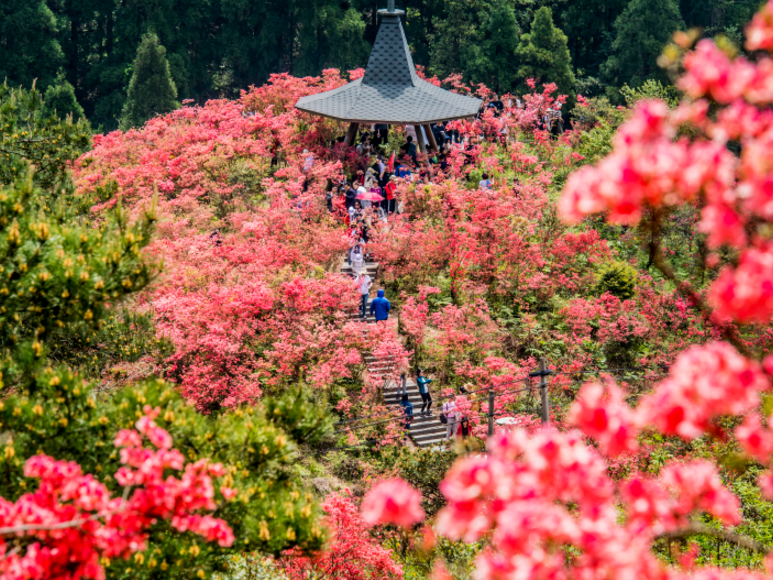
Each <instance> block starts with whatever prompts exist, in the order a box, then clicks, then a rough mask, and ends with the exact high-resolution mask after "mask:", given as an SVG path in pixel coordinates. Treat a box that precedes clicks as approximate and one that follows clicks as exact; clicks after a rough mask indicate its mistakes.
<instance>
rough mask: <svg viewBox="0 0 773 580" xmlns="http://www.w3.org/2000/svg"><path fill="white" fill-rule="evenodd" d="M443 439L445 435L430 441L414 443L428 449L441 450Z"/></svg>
mask: <svg viewBox="0 0 773 580" xmlns="http://www.w3.org/2000/svg"><path fill="white" fill-rule="evenodd" d="M445 440H446V439H445V437H442V438H438V439H434V440H431V441H422V442H421V443H417V444H416V445H417V446H418V447H419V448H421V449H429V450H430V451H432V450H434V451H442V450H443V448H444V444H445Z"/></svg>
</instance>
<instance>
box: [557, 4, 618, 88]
mask: <svg viewBox="0 0 773 580" xmlns="http://www.w3.org/2000/svg"><path fill="white" fill-rule="evenodd" d="M627 5H628V0H570V1H569V3H568V5H567V6H566V9H565V10H563V11H561V12H560V13H559V12H555V14H556V17H557V20H558V22H560V26H561V30H563V31H564V33H565V34H566V36H567V38H568V39H569V53H570V55H571V57H572V64H573V65H574V67H575V71H576V73H577V77H578V81H580V80H581V78H584V79H586V80H585V84H588V82H589V81H590V79H593V81H595V82H598V79H599V77H600V74H601V66H602V65H603V64H604V63H605V62H606V61H607V59H608V58H609V56H610V54H611V51H612V42H613V41H614V40H615V35H614V22H615V20H616V19H617V17H618V16H620V14H622V12H623V10H625V7H626V6H627ZM559 15H560V19H558V17H559ZM577 91H578V92H579V93H581V94H582V95H583V96H589V93H588V89H585V88H583V89H581V88H580V87H579V86H578V87H577Z"/></svg>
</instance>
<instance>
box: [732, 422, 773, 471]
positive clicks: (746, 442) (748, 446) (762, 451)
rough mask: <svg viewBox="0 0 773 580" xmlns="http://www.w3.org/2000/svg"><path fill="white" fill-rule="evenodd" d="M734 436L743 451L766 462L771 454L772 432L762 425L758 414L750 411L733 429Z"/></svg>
mask: <svg viewBox="0 0 773 580" xmlns="http://www.w3.org/2000/svg"><path fill="white" fill-rule="evenodd" d="M735 436H736V439H738V442H739V443H740V444H741V447H743V449H744V451H746V453H748V454H749V455H751V456H752V457H754V459H756V460H757V461H761V462H763V463H767V462H769V461H770V460H771V456H773V432H771V431H770V429H768V428H767V427H765V426H763V425H762V421H761V419H760V416H759V415H758V414H757V413H751V414H749V415H747V416H746V418H745V419H744V421H743V423H741V424H740V425H739V426H738V427H736V429H735Z"/></svg>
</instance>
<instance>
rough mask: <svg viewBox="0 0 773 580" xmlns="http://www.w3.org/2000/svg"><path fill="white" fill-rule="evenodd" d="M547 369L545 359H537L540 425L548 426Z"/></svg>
mask: <svg viewBox="0 0 773 580" xmlns="http://www.w3.org/2000/svg"><path fill="white" fill-rule="evenodd" d="M547 369H548V367H547V364H545V358H544V357H543V358H541V359H539V373H540V377H539V390H540V395H541V397H542V424H543V425H544V426H547V425H549V424H550V411H549V409H548V370H547Z"/></svg>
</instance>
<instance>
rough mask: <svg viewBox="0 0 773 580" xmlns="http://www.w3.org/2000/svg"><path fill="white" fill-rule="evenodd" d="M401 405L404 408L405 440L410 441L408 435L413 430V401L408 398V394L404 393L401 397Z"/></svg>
mask: <svg viewBox="0 0 773 580" xmlns="http://www.w3.org/2000/svg"><path fill="white" fill-rule="evenodd" d="M400 406H401V407H402V408H403V413H404V414H405V419H404V420H403V429H404V430H405V435H403V441H404V442H406V443H407V442H408V435H409V434H410V432H411V423H413V403H411V401H410V400H409V399H408V395H403V396H402V397H401V399H400Z"/></svg>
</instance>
